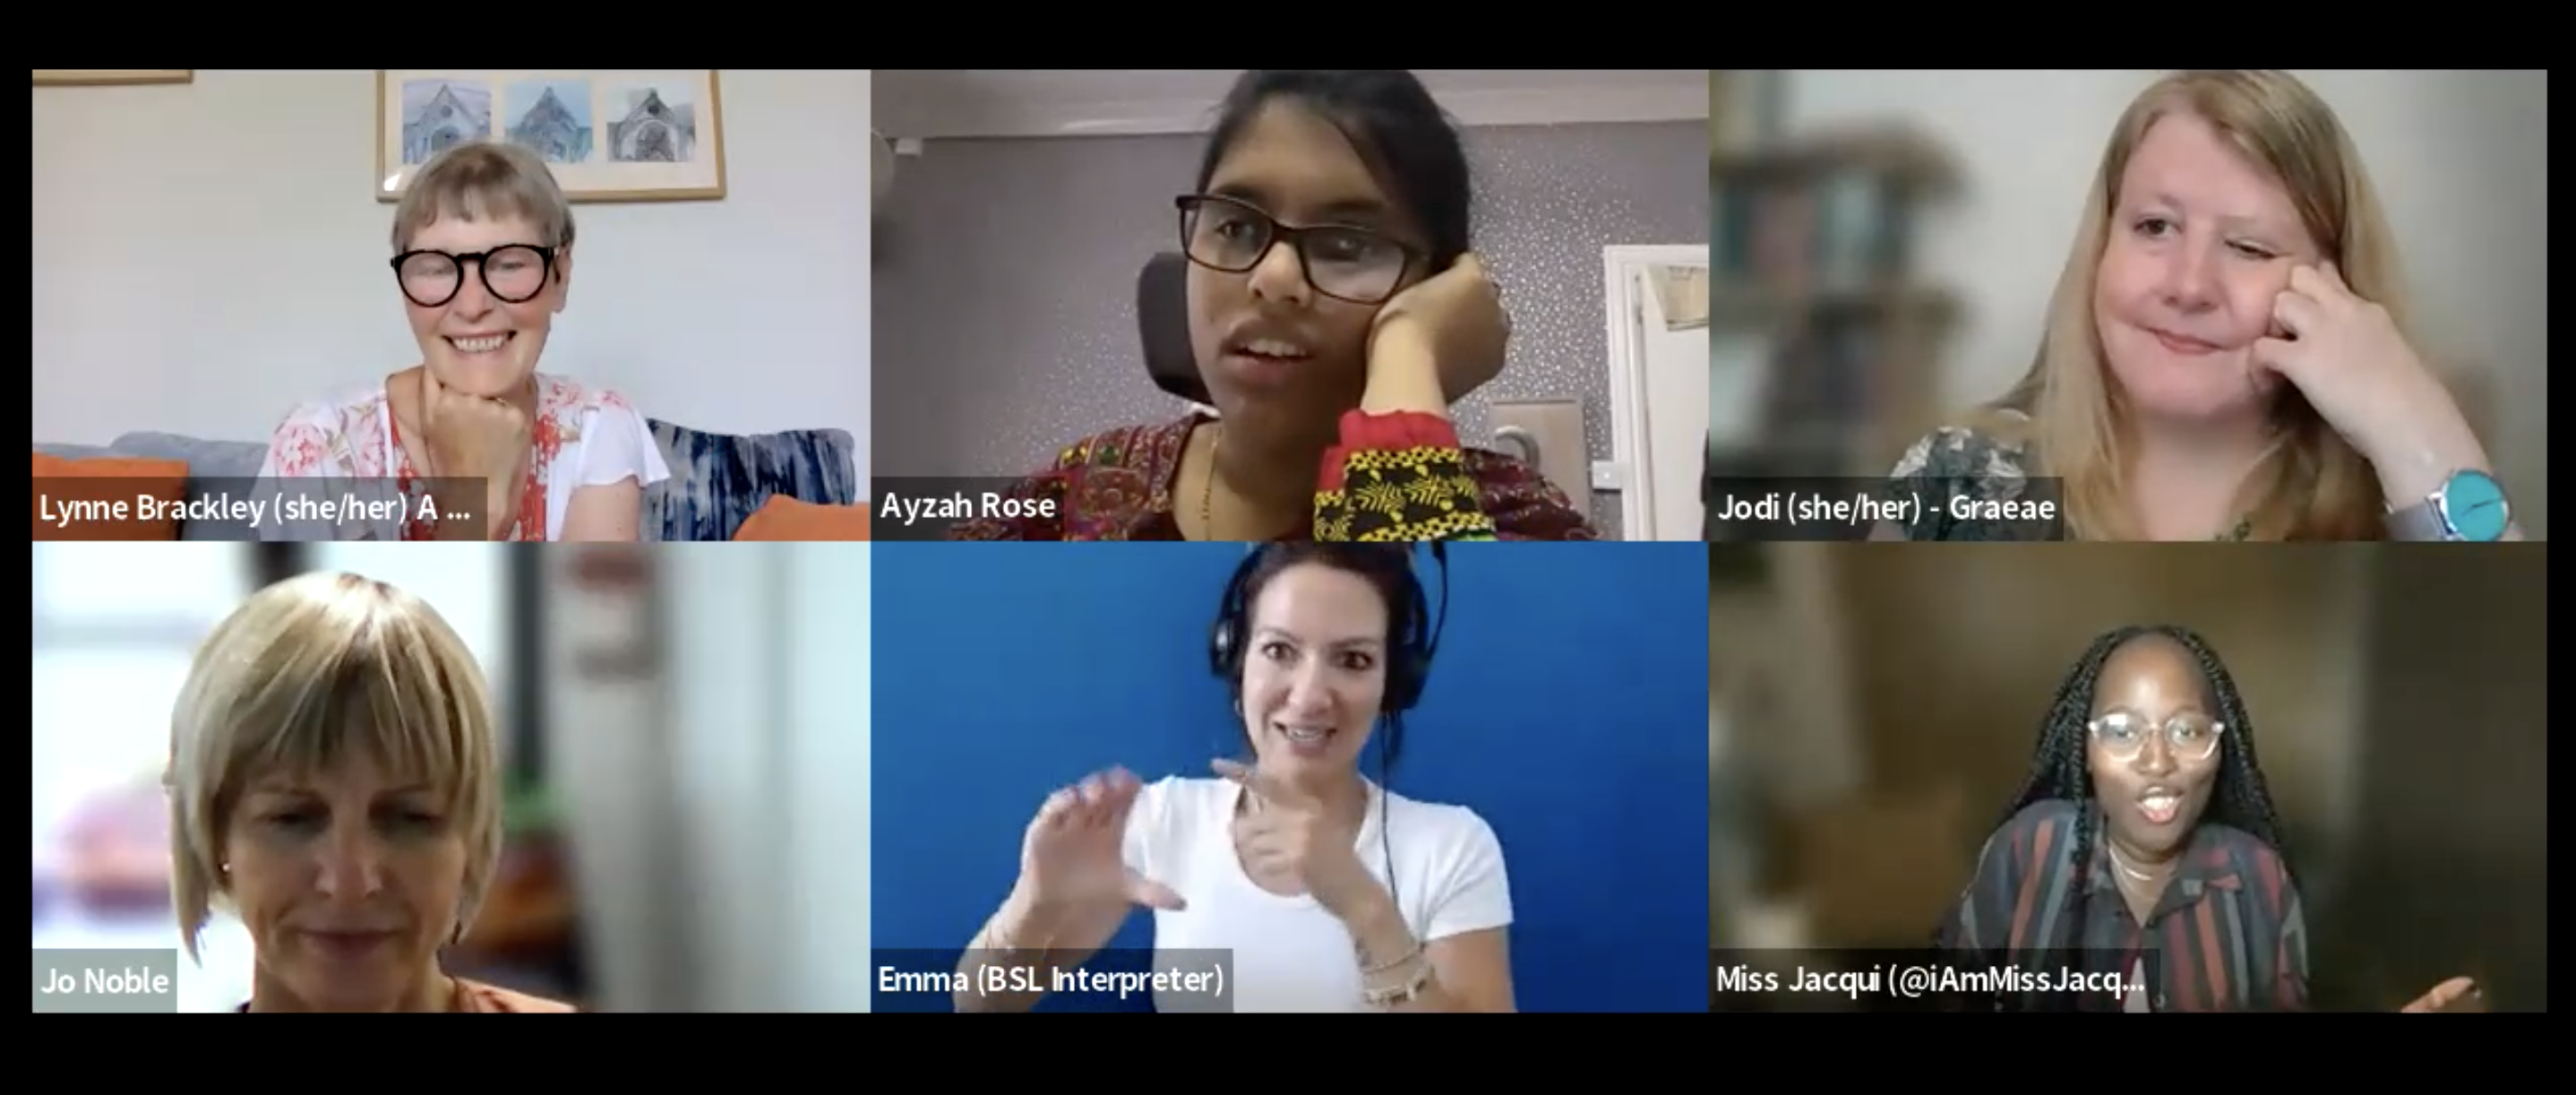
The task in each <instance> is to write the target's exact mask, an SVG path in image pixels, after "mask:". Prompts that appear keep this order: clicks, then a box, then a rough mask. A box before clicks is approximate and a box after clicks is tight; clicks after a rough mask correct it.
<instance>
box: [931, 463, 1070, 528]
mask: <svg viewBox="0 0 2576 1095" xmlns="http://www.w3.org/2000/svg"><path fill="white" fill-rule="evenodd" d="M1070 476H1071V473H1070V472H1067V471H1065V470H1063V469H1061V468H1051V469H1049V470H1046V471H1042V472H1039V473H1037V474H1036V475H1032V476H1029V477H1028V478H1025V479H1022V480H1020V481H1019V482H1017V483H1013V484H1011V489H1010V490H1009V491H1007V492H1005V497H1008V498H1011V499H1013V500H1015V501H1031V500H1035V499H1041V498H1051V499H1054V500H1055V505H1054V506H1051V507H1046V508H1044V509H1042V510H1041V509H1039V508H1037V507H1029V506H1022V507H1017V509H1018V510H1019V511H1020V512H1023V513H1028V512H1044V513H1050V514H1055V515H1056V516H1052V517H978V518H976V519H974V520H971V521H960V522H958V523H957V524H956V525H954V526H952V527H951V528H949V530H948V538H949V539H951V540H1023V541H1030V542H1034V543H1045V542H1047V541H1051V540H1062V539H1064V517H1063V513H1064V507H1065V499H1066V497H1067V496H1068V495H1070V494H1071V493H1072V492H1071V491H1070V490H1068V489H1067V484H1068V481H1069V479H1070Z"/></svg>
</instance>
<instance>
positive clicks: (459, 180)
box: [394, 140, 572, 255]
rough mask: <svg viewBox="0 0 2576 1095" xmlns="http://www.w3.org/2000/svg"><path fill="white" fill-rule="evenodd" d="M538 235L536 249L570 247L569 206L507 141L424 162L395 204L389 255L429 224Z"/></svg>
mask: <svg viewBox="0 0 2576 1095" xmlns="http://www.w3.org/2000/svg"><path fill="white" fill-rule="evenodd" d="M512 217H516V218H518V219H520V220H524V221H526V222H528V225H529V226H530V227H532V228H534V229H536V231H537V237H538V238H537V239H536V240H535V241H534V242H535V243H536V245H537V246H539V247H554V248H563V247H570V246H572V203H571V202H569V201H566V200H565V199H564V192H563V185H562V184H561V183H558V182H556V181H555V173H554V171H553V170H552V169H550V168H548V167H547V166H546V161H545V160H543V159H541V158H539V157H538V156H537V154H536V153H534V152H531V151H529V150H528V149H526V148H525V147H522V146H520V145H515V144H511V143H509V142H507V141H490V140H483V141H467V142H465V143H464V144H460V145H455V146H453V147H450V148H449V149H447V150H446V151H444V152H441V153H439V154H438V155H435V156H432V157H430V158H429V162H428V163H426V164H422V165H421V168H420V170H419V171H417V172H415V173H413V175H412V177H411V183H410V184H409V185H407V186H405V187H404V188H403V195H402V200H401V201H398V202H396V203H394V253H395V254H397V255H399V254H401V253H403V252H405V251H408V250H411V241H412V239H413V238H414V237H416V236H418V235H420V232H421V230H422V229H424V228H427V227H429V226H430V225H431V224H432V223H433V222H436V221H439V220H442V219H448V220H462V221H487V220H507V219H510V218H512Z"/></svg>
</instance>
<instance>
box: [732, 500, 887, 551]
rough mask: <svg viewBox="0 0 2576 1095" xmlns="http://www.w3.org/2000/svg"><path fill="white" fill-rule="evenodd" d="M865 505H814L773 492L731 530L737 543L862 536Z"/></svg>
mask: <svg viewBox="0 0 2576 1095" xmlns="http://www.w3.org/2000/svg"><path fill="white" fill-rule="evenodd" d="M867 538H868V508H867V507H866V506H818V505H815V504H814V503H812V502H800V501H798V500H796V499H794V498H790V497H788V496H786V495H784V494H773V495H770V496H769V501H766V502H763V503H761V504H760V510H759V512H756V513H754V514H752V515H751V517H750V518H749V519H747V520H745V521H744V522H743V523H742V527H741V528H738V529H735V530H734V531H733V539H734V542H735V543H738V544H753V543H764V542H771V543H774V542H814V541H844V540H866V539H867Z"/></svg>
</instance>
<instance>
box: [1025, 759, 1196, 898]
mask: <svg viewBox="0 0 2576 1095" xmlns="http://www.w3.org/2000/svg"><path fill="white" fill-rule="evenodd" d="M1144 789H1145V784H1144V782H1143V781H1142V780H1139V779H1137V778H1136V775H1135V773H1133V772H1129V771H1127V770H1126V769H1124V768H1112V769H1110V770H1108V771H1105V772H1096V773H1093V774H1092V775H1090V776H1087V777H1084V779H1083V781H1082V782H1080V783H1077V784H1074V785H1073V786H1071V787H1067V788H1064V789H1063V790H1060V791H1057V792H1056V793H1054V794H1052V795H1049V796H1047V800H1046V805H1044V806H1041V807H1039V808H1038V815H1037V817H1035V818H1033V819H1031V820H1030V822H1029V828H1028V833H1027V835H1025V836H1024V837H1022V838H1021V842H1020V882H1019V896H1020V898H1021V901H1022V902H1023V903H1024V907H1026V908H1027V909H1028V910H1029V911H1030V912H1032V913H1040V912H1044V913H1048V914H1053V915H1052V916H1051V918H1053V917H1070V918H1073V919H1087V918H1088V917H1087V916H1086V915H1085V914H1099V913H1111V912H1114V913H1117V914H1121V915H1123V914H1124V912H1125V910H1126V907H1127V906H1129V905H1143V906H1145V907H1147V908H1152V909H1171V910H1179V909H1182V908H1186V907H1187V904H1188V903H1187V902H1184V901H1182V900H1181V895H1179V894H1177V893H1174V892H1172V889H1171V887H1169V886H1165V885H1163V884H1162V883H1160V882H1156V881H1154V880H1152V879H1149V878H1146V877H1144V876H1143V875H1140V874H1137V873H1136V872H1135V871H1134V870H1132V869H1130V868H1129V867H1128V866H1127V863H1126V859H1125V856H1124V854H1123V853H1124V846H1125V840H1126V835H1127V817H1128V815H1129V814H1131V813H1133V812H1135V809H1136V796H1137V794H1138V793H1140V792H1142V791H1143V790H1144Z"/></svg>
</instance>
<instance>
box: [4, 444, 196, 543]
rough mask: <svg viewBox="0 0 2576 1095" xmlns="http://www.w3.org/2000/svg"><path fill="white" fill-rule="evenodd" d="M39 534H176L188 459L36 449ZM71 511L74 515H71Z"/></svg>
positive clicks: (173, 536) (72, 537) (117, 536)
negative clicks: (62, 453) (61, 453)
mask: <svg viewBox="0 0 2576 1095" xmlns="http://www.w3.org/2000/svg"><path fill="white" fill-rule="evenodd" d="M35 456H36V465H35V469H36V470H35V483H34V488H35V490H34V493H35V495H36V531H35V538H36V539H38V540H176V539H178V538H179V517H178V515H177V514H176V513H175V512H164V513H150V512H148V511H150V510H153V509H156V508H157V509H161V510H164V511H168V510H171V509H172V508H173V507H175V506H176V504H177V503H179V502H181V501H183V500H185V499H186V498H187V497H188V462H187V461H185V460H144V459H139V458H136V457H129V456H92V457H85V458H80V459H73V458H71V457H63V456H47V455H45V454H44V453H41V452H40V453H37V454H35ZM66 515H69V516H70V518H71V519H70V520H68V521H67V520H66V519H65V518H66Z"/></svg>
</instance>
